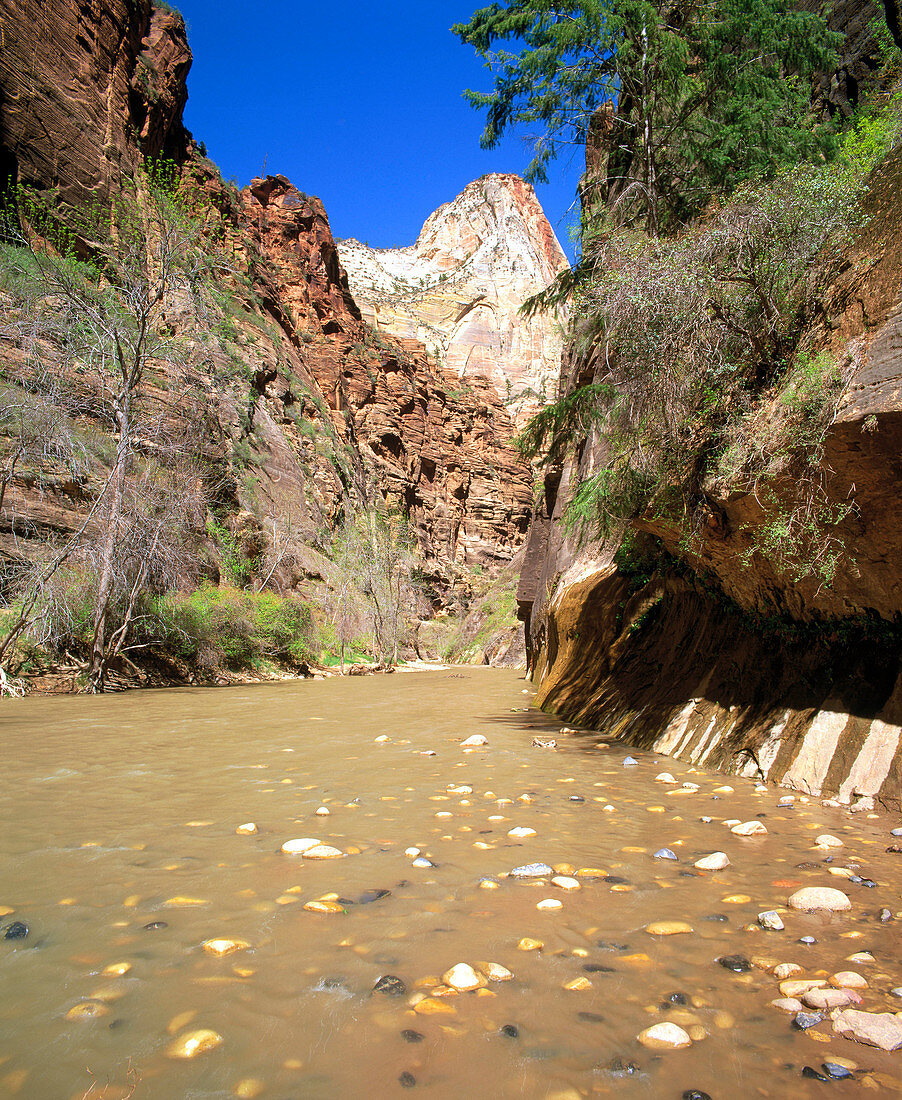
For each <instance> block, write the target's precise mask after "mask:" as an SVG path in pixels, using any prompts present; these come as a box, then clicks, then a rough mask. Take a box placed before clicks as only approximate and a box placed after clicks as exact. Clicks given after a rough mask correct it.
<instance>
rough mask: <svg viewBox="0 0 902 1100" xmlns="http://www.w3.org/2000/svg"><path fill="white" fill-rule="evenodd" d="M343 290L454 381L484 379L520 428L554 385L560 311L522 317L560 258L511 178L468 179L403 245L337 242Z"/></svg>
mask: <svg viewBox="0 0 902 1100" xmlns="http://www.w3.org/2000/svg"><path fill="white" fill-rule="evenodd" d="M338 248H339V253H340V255H341V259H342V263H343V264H344V266H345V268H346V269H347V272H348V278H349V280H350V284H351V291H352V293H353V295H354V298H355V299H356V301H357V302H358V303H359V304H360V307H361V309H362V311H363V314H364V316H365V317H366V319H367V320H368V321H370V322H371V323H372V324H374V325H375V326H376V327H377V328H378V329H379V330H380V331H382V332H386V333H391V334H393V335H395V336H400V337H404V338H409V339H416V340H419V341H421V342H422V343H423V344H425V345H426V347H427V348H428V349H429V351H430V352H431V353H432V354H433V355H435V356H436V357H437V358H438V359H439V360H440V361H441V362H442V363H443V364H444V366H445V367H447V369H448V370H449V371H451V372H453V373H454V374H455V375H456V376H457V377H458V378H459V379H460V384H461V385H470V383H471V381H472V380H474V379H487V380H488V381H489V382H490V383H491V385H492V386H493V387H494V389H495V391H496V393H497V394H498V395H499V397H501V398H502V400H504V402H505V404H506V405H507V407H508V409H509V410H510V412H511V414H512V416H513V418H514V420H515V421H516V422H517V424H518V425H520V426H522V424H523V423H524V422H525V420H526V419H527V418H528V417H529V415H531V413H533V412H534V411H535V410H536V408H537V407H538V405H539V404H540V402H541V400H542V398H543V397H545V396H550V395H552V394H553V393H554V390H555V386H556V383H557V375H558V371H559V369H560V360H561V345H562V341H561V335H560V327H561V324H562V323H563V322H564V321H565V317H564V316H551V315H549V314H545V313H539V314H537V315H535V316H533V317H529V318H526V317H522V316H521V315H520V313H519V310H520V307H521V306H522V304H523V302H524V301H525V300H526V299H527V298H529V297H530V296H531V295H533V294H537V293H539V292H540V291H542V290H544V289H545V287H546V286H547V285H548V284H549V283H550V282H551V280H552V279H553V278H554V276H555V275H556V274H557V273H558V272H559V271H560V270H561V269H562V268H564V267H566V266H567V261H566V258H565V256H564V253H563V251H562V250H561V246H560V245H559V244H558V241H557V238H556V237H555V235H554V231H553V230H552V228H551V226H550V225H549V224H548V219H547V218H546V217H545V214H544V212H543V211H542V207H541V206H540V205H539V201H538V199H537V198H536V195H535V192H534V191H533V189H532V187H531V186H530V185H529V184H528V183H524V181H523V180H522V179H520V177H519V176H513V175H503V174H500V173H493V174H491V175H488V176H483V177H482V178H481V179H478V180H475V181H474V182H473V183H470V184H468V185H467V186H466V187H465V188H464V189H463V191H461V193H460V194H459V195H458V196H457V197H456V198H455V199H454V200H453V201H452V202H448V203H445V204H444V205H443V206H440V207H439V208H438V210H436V211H435V212H434V213H433V214H430V215H429V217H428V218H427V219H426V223H425V225H424V226H423V229H422V231H421V233H420V235H419V237H418V238H417V240H416V243H415V244H413V245H410V246H409V247H407V248H389V249H377V248H370V246H369V245H368V244H362V243H361V242H360V241H356V240H347V241H339V244H338Z"/></svg>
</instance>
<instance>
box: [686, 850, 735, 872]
mask: <svg viewBox="0 0 902 1100" xmlns="http://www.w3.org/2000/svg"><path fill="white" fill-rule="evenodd" d="M694 866H695V867H697V868H698V869H699V870H700V871H723V870H724V869H725V868H727V867H729V866H730V857H729V856H728V855H727V853H726V852H712V853H711V854H710V855H709V856H702V858H701V859H697V860H696V861H695V864H694Z"/></svg>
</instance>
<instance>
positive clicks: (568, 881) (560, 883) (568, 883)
mask: <svg viewBox="0 0 902 1100" xmlns="http://www.w3.org/2000/svg"><path fill="white" fill-rule="evenodd" d="M551 885H552V886H557V887H558V888H559V889H561V890H581V889H582V885H581V883H580V881H579V879H575V878H571V877H570V876H569V875H555V876H554V878H553V879H552V880H551Z"/></svg>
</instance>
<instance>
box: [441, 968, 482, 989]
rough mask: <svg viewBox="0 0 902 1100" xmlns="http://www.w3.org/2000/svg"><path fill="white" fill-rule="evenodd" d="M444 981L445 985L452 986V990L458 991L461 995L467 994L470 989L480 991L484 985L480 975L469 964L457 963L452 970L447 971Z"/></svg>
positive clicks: (443, 977)
mask: <svg viewBox="0 0 902 1100" xmlns="http://www.w3.org/2000/svg"><path fill="white" fill-rule="evenodd" d="M442 981H443V982H444V983H445V985H450V986H451V988H452V989H457V990H459V991H460V992H461V993H464V992H466V991H467V990H468V989H478V988H479V986H480V985H481V984H482V983H481V982H480V980H479V975H478V974H477V973H476V971H475V970H474V969H473V967H472V966H470V964H469V963H456V964H455V965H454V966H452V967H451V969H450V970H446V971H445V973H444V974H443V975H442Z"/></svg>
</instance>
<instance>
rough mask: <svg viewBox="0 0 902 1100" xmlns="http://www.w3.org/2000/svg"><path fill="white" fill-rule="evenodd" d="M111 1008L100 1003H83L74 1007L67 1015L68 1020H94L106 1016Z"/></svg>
mask: <svg viewBox="0 0 902 1100" xmlns="http://www.w3.org/2000/svg"><path fill="white" fill-rule="evenodd" d="M109 1011H110V1010H109V1008H107V1006H106V1005H105V1004H101V1003H100V1001H82V1002H81V1003H80V1004H77V1005H73V1006H72V1007H71V1008H70V1009H69V1011H68V1012H67V1013H66V1019H67V1020H93V1019H94V1018H95V1016H106V1015H107V1013H108V1012H109Z"/></svg>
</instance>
